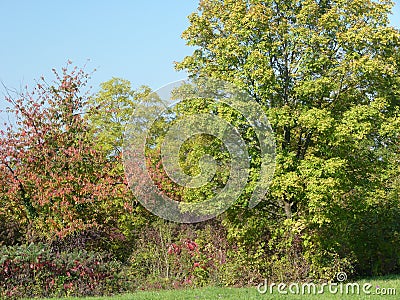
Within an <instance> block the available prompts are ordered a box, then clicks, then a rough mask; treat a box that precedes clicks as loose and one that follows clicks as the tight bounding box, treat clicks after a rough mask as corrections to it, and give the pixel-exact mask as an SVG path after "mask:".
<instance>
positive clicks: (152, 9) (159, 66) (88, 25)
mask: <svg viewBox="0 0 400 300" xmlns="http://www.w3.org/2000/svg"><path fill="white" fill-rule="evenodd" d="M397 2H398V3H397V4H396V7H395V9H394V15H393V16H392V18H391V19H392V23H393V25H394V26H396V27H400V5H399V1H397ZM197 5H198V0H180V1H178V0H172V1H167V0H164V1H162V0H158V1H157V0H153V1H151V0H147V1H146V0H131V1H129V0H116V1H110V0H108V1H103V0H97V1H95V0H81V1H78V0H69V1H44V0H37V1H30V0H17V1H11V0H9V1H5V0H4V1H1V3H0V32H1V35H0V41H1V44H0V45H1V46H0V80H1V81H2V82H3V83H4V84H5V85H6V86H7V87H9V88H14V89H17V90H20V87H22V86H24V85H26V84H28V85H29V86H32V85H33V83H34V79H38V78H39V77H40V76H41V75H44V76H45V77H47V78H49V77H50V78H52V77H51V76H52V75H51V69H52V68H56V69H60V68H61V67H63V66H64V65H65V63H66V61H67V60H68V59H70V60H72V61H73V63H74V64H75V65H78V66H82V65H84V64H85V63H86V62H87V60H88V59H90V62H89V63H88V64H87V71H91V70H93V69H97V71H96V72H95V73H94V74H93V77H92V80H91V82H90V83H91V85H93V87H94V90H96V89H97V88H98V85H99V83H101V82H104V81H106V80H108V79H111V77H113V76H114V77H122V78H125V79H128V80H130V81H131V82H132V84H133V86H134V87H138V86H140V85H142V84H146V85H149V86H150V87H152V88H153V89H157V88H159V87H161V86H163V85H165V84H167V83H169V82H171V81H175V80H178V79H182V78H184V77H185V74H184V73H177V72H175V71H174V68H173V61H180V60H181V59H182V58H183V57H184V56H186V55H190V54H191V51H192V50H193V49H191V48H190V47H187V46H185V42H184V41H183V40H181V38H180V35H181V33H182V31H183V30H184V29H185V28H186V27H187V26H188V21H187V16H188V15H189V14H190V13H191V12H193V11H195V10H196V7H197ZM0 91H3V90H2V89H1V88H0ZM2 108H4V100H3V97H2V96H1V95H0V109H2ZM1 118H2V116H1V114H0V122H1V123H3V122H2V119H1ZM3 118H4V117H3Z"/></svg>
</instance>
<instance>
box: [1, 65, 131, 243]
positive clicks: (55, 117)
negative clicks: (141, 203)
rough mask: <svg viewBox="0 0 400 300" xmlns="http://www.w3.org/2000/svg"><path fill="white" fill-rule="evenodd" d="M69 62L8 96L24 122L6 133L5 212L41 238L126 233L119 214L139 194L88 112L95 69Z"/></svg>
mask: <svg viewBox="0 0 400 300" xmlns="http://www.w3.org/2000/svg"><path fill="white" fill-rule="evenodd" d="M69 68H70V66H67V67H66V68H63V70H62V73H61V74H59V73H57V72H56V71H55V70H53V71H54V74H55V76H56V79H55V81H54V82H52V83H51V84H49V83H47V82H46V81H45V79H44V78H42V80H41V81H40V82H39V83H38V84H37V85H36V87H35V88H34V89H33V91H32V92H29V91H28V90H26V91H25V92H23V93H21V95H19V97H18V98H17V99H14V98H13V97H11V96H9V97H7V98H6V100H7V101H8V102H9V103H10V105H11V108H10V111H11V112H13V113H14V114H15V116H16V118H17V122H16V126H11V125H10V126H9V127H8V128H7V129H6V130H5V131H1V137H0V170H1V171H0V173H1V174H2V175H1V176H0V180H1V182H0V186H1V187H2V188H1V190H0V202H1V207H2V210H1V213H2V214H6V215H7V217H8V218H12V219H19V222H20V223H21V224H25V225H26V226H28V227H26V230H28V229H29V230H30V231H31V233H32V232H33V233H34V235H36V236H39V237H47V238H54V237H55V236H61V237H62V236H66V235H68V234H71V233H74V232H77V231H80V230H86V229H90V228H94V227H98V228H101V229H102V230H103V232H108V233H110V234H111V235H112V232H115V233H116V235H114V237H118V236H120V237H121V234H120V229H119V226H120V224H119V220H120V218H119V217H120V216H121V215H123V214H124V213H125V214H126V213H128V212H130V211H129V210H131V209H132V207H131V202H132V196H131V194H130V191H129V189H128V187H127V184H126V182H124V181H123V180H122V179H123V178H121V176H120V175H119V174H116V173H115V172H114V171H113V170H114V168H115V167H114V163H113V162H112V161H110V160H109V159H108V157H107V154H106V153H105V152H103V151H100V150H98V149H97V148H96V141H94V140H93V138H92V136H91V135H90V133H89V130H88V129H89V127H88V124H87V122H86V121H85V120H84V118H83V114H84V112H85V110H86V109H87V97H88V93H87V92H86V93H85V92H84V88H85V85H86V82H87V80H88V78H89V75H88V74H86V73H85V72H84V71H83V70H80V69H78V68H76V67H75V68H73V69H72V70H69ZM118 234H119V235H118Z"/></svg>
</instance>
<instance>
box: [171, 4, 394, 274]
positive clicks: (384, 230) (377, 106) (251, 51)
mask: <svg viewBox="0 0 400 300" xmlns="http://www.w3.org/2000/svg"><path fill="white" fill-rule="evenodd" d="M392 6H393V3H392V2H390V1H369V0H367V1H364V0H363V1H359V0H356V1H347V0H345V1H329V0H327V1H315V0H306V1H295V0H279V1H272V0H271V1H260V0H239V1H238V0H203V1H201V2H200V5H199V8H198V11H197V12H195V13H193V14H191V15H190V16H189V21H190V26H189V28H188V29H187V30H186V31H185V32H184V33H183V38H184V39H185V40H186V41H187V44H188V45H189V46H194V47H195V50H194V52H193V54H192V55H191V56H188V57H186V58H185V59H184V60H183V61H182V62H179V63H177V69H180V70H182V69H184V70H187V71H188V72H189V74H190V75H191V76H192V77H195V78H197V77H202V76H211V77H215V78H219V79H223V80H227V81H230V82H233V83H235V84H237V85H238V86H240V87H241V88H243V89H245V90H247V91H248V92H249V93H250V94H251V95H252V97H254V99H255V100H256V101H257V102H258V103H259V104H261V105H262V106H263V107H264V109H265V111H266V113H267V114H268V116H269V121H270V122H271V125H272V127H273V129H274V132H275V135H276V141H277V167H276V173H275V178H274V180H273V183H272V185H271V187H270V191H269V194H268V195H267V197H266V199H265V201H264V202H263V203H262V204H260V206H259V207H258V211H257V212H256V213H249V214H247V216H248V217H247V219H246V220H247V222H243V219H242V216H243V214H237V213H235V214H233V215H235V216H236V217H232V219H233V222H234V224H239V226H236V225H235V226H234V227H235V228H241V229H240V230H238V229H236V232H235V236H240V235H241V236H245V235H246V234H248V233H249V232H256V233H255V235H257V234H258V233H260V232H263V230H260V229H259V230H254V228H252V226H250V225H245V224H255V225H253V227H254V226H259V225H260V224H263V226H264V227H268V230H267V232H268V231H273V230H274V228H278V229H279V228H282V226H283V227H285V226H287V228H290V230H289V231H291V232H292V233H293V234H294V235H293V234H292V235H290V234H289V237H292V238H293V236H298V237H300V238H301V240H302V246H304V247H305V250H304V251H303V253H304V256H305V257H306V258H307V257H308V258H309V261H311V263H312V265H313V266H314V267H315V266H321V267H323V266H331V267H332V266H333V264H332V263H334V262H337V261H338V259H337V258H338V257H339V258H343V260H342V262H340V263H338V264H337V265H334V267H336V268H337V269H340V268H342V267H343V263H344V264H346V263H347V262H351V261H356V262H358V266H359V268H358V270H359V271H360V272H368V273H379V272H390V271H393V270H395V268H396V267H397V266H398V261H397V262H396V259H397V260H398V257H399V256H398V255H399V253H398V252H396V251H393V248H398V243H399V240H398V239H397V238H396V236H397V235H396V232H398V231H399V230H400V228H399V226H398V223H399V222H398V221H399V220H398V213H397V212H398V210H399V201H398V200H399V199H398V174H399V170H398V163H399V160H398V151H399V144H398V140H399V126H398V124H399V94H400V85H399V84H400V77H399V68H400V57H399V54H398V53H399V50H400V49H399V46H400V33H399V31H398V30H397V29H395V28H393V27H391V26H390V25H389V19H388V15H389V13H390V10H391V8H392ZM394 157H396V158H394ZM396 178H397V179H396ZM388 182H390V183H388ZM396 182H397V183H396ZM396 190H397V194H396ZM271 212H272V213H273V215H274V218H272V219H271V221H269V222H268V224H269V225H265V222H264V221H254V218H260V216H263V218H264V217H265V218H267V216H270V213H271ZM244 215H246V214H244ZM385 216H386V218H385ZM371 218H375V221H374V222H370V220H371ZM285 219H286V220H285ZM249 220H253V221H254V222H253V221H249ZM274 224H275V225H274ZM276 226H277V227H276ZM249 227H250V228H249ZM277 232H278V233H277V234H278V235H281V237H282V239H284V238H286V237H288V236H287V235H285V233H282V231H281V230H277ZM371 233H372V234H371ZM380 235H382V238H378V236H380ZM355 236H358V237H360V239H359V240H355ZM371 237H372V241H370V238H371ZM270 242H271V243H270V245H272V247H275V246H277V245H276V244H273V239H271V240H270ZM381 242H383V244H382V243H381ZM289 244H290V242H289ZM278 245H281V244H280V243H278ZM316 249H318V250H316ZM316 252H317V253H316ZM395 252H396V253H395ZM286 253H287V252H286ZM377 253H381V254H380V256H379V255H377ZM382 253H383V254H382ZM312 268H313V267H311V269H310V272H313V269H312ZM331 269H332V268H331ZM320 270H322V272H324V270H326V269H324V268H321V269H320ZM315 272H319V271H315ZM318 276H320V275H318Z"/></svg>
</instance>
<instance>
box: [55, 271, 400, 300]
mask: <svg viewBox="0 0 400 300" xmlns="http://www.w3.org/2000/svg"><path fill="white" fill-rule="evenodd" d="M351 283H353V282H351ZM354 283H357V284H358V285H359V286H360V294H346V293H345V290H346V283H343V293H342V294H341V293H340V292H338V293H337V294H332V293H330V292H329V290H328V288H325V289H324V293H323V294H320V295H314V294H309V293H307V290H306V294H303V295H301V294H300V295H299V294H298V295H295V294H290V292H289V291H288V288H286V291H288V294H287V295H283V294H280V293H279V292H278V290H277V288H276V287H274V289H273V294H271V293H270V292H269V291H268V292H266V293H265V294H261V293H259V292H258V291H257V289H256V287H254V288H224V287H207V288H200V289H186V290H163V291H151V292H149V291H138V292H136V293H131V294H126V295H117V296H113V297H83V298H72V297H71V298H58V300H61V299H62V300H65V299H68V300H131V299H133V300H149V299H165V300H180V299H182V300H186V299H188V300H189V299H193V300H205V299H210V300H211V299H212V300H214V299H217V300H218V299H237V300H252V299H259V300H262V299H281V300H283V299H285V300H295V299H301V300H305V299H310V298H311V299H323V300H325V299H326V300H329V299H354V300H355V299H398V298H399V296H398V295H399V294H400V276H389V277H376V278H369V279H364V280H359V281H355V282H354ZM365 284H370V285H371V287H370V288H369V291H370V295H367V294H365V293H363V291H362V288H363V286H364V285H365ZM299 287H300V291H301V284H299ZM377 287H379V290H378V289H377ZM384 288H385V289H386V291H387V292H389V290H387V289H388V288H391V289H395V292H396V294H395V295H378V294H377V292H383V291H384V290H383V289H384ZM320 289H321V287H320V286H319V287H318V289H317V290H320ZM339 291H340V290H339ZM54 300H56V298H54Z"/></svg>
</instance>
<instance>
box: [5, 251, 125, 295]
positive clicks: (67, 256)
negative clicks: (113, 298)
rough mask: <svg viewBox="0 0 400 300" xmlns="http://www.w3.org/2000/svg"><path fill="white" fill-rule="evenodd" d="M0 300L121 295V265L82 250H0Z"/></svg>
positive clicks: (97, 253) (100, 254) (103, 254)
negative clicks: (6, 299) (1, 299)
mask: <svg viewBox="0 0 400 300" xmlns="http://www.w3.org/2000/svg"><path fill="white" fill-rule="evenodd" d="M0 257H1V259H0V266H1V269H0V297H1V298H3V299H4V298H13V299H15V298H22V297H64V296H95V295H106V294H112V293H118V292H121V291H123V282H122V281H121V280H120V277H119V274H120V271H121V263H120V262H118V261H116V260H115V259H113V258H112V257H111V256H110V255H109V254H106V253H101V252H89V251H85V250H76V251H71V252H67V251H63V252H54V251H52V249H51V247H50V246H48V245H46V244H29V245H20V246H3V247H2V248H0Z"/></svg>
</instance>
